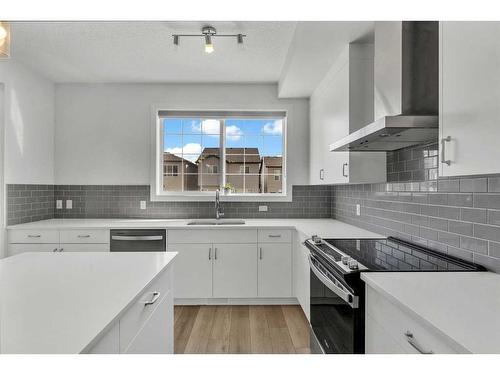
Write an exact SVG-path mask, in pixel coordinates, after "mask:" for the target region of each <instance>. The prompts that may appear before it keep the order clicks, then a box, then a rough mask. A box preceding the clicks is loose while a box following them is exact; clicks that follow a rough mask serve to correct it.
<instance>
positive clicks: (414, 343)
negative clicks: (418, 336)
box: [405, 331, 434, 354]
mask: <svg viewBox="0 0 500 375" xmlns="http://www.w3.org/2000/svg"><path fill="white" fill-rule="evenodd" d="M405 336H406V341H408V344H410V345H411V346H413V347H414V348H415V349H416V350H417V352H419V353H420V354H434V352H433V351H432V350H425V349H422V347H421V346H420V345H419V344H418V342H417V341H416V340H415V337H414V336H413V333H411V332H410V331H406V332H405Z"/></svg>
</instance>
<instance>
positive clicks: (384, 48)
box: [330, 21, 439, 151]
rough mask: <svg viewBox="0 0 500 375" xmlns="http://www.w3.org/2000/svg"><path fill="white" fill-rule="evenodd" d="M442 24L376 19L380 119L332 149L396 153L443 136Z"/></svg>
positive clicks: (377, 110)
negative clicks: (440, 94)
mask: <svg viewBox="0 0 500 375" xmlns="http://www.w3.org/2000/svg"><path fill="white" fill-rule="evenodd" d="M438 33H439V23H438V22H435V21H406V22H376V23H375V59H374V61H375V62H374V80H375V84H374V88H375V91H374V100H375V103H374V118H375V122H372V123H371V124H368V125H366V126H364V127H362V128H361V129H359V130H357V131H355V132H353V133H351V134H350V135H348V136H347V137H345V138H343V139H341V140H339V141H337V142H334V143H332V144H331V145H330V151H393V150H398V149H400V148H404V147H409V146H413V145H418V144H425V143H428V142H431V141H434V140H437V138H438V100H439V97H438V91H439V83H438V74H439V72H438V69H439V60H438V58H439V38H438V36H439V34H438Z"/></svg>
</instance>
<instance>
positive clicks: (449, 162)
mask: <svg viewBox="0 0 500 375" xmlns="http://www.w3.org/2000/svg"><path fill="white" fill-rule="evenodd" d="M450 141H451V137H450V136H447V137H446V138H443V139H441V163H443V164H446V165H450V164H451V160H445V158H446V156H445V152H444V149H445V145H446V142H450Z"/></svg>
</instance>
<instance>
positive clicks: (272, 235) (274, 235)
mask: <svg viewBox="0 0 500 375" xmlns="http://www.w3.org/2000/svg"><path fill="white" fill-rule="evenodd" d="M268 237H269V238H281V234H270V235H269V236H268Z"/></svg>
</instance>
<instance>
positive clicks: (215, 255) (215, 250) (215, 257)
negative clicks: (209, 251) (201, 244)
mask: <svg viewBox="0 0 500 375" xmlns="http://www.w3.org/2000/svg"><path fill="white" fill-rule="evenodd" d="M214 252H215V254H214V259H215V260H217V248H215V249H214Z"/></svg>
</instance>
